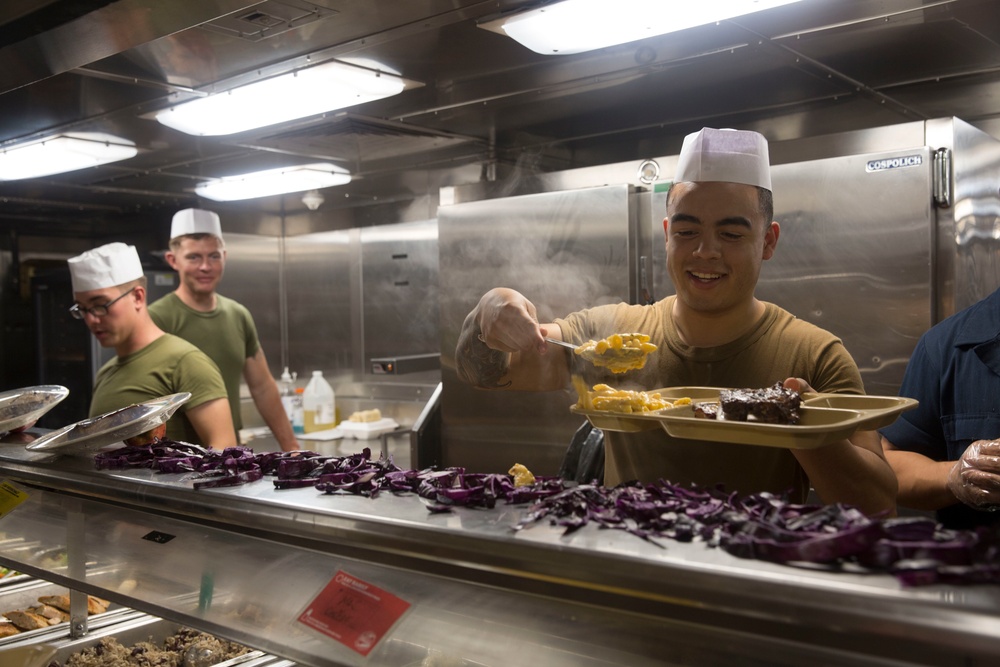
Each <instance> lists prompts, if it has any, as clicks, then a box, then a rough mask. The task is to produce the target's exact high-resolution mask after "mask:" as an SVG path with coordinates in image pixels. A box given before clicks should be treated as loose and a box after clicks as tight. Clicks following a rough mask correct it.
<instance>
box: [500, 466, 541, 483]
mask: <svg viewBox="0 0 1000 667" xmlns="http://www.w3.org/2000/svg"><path fill="white" fill-rule="evenodd" d="M507 474H508V475H510V476H511V477H513V478H514V486H515V487H517V486H531V485H532V484H534V483H535V476H534V475H532V474H531V471H530V470H528V469H527V468H526V467H524V466H523V465H521V464H520V463H515V464H514V465H513V466H511V468H510V470H508V471H507Z"/></svg>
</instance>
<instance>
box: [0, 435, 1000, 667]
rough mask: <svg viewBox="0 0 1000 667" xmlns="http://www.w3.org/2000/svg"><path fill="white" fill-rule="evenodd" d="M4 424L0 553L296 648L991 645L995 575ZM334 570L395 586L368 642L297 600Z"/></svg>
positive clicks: (853, 659)
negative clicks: (821, 552) (584, 520)
mask: <svg viewBox="0 0 1000 667" xmlns="http://www.w3.org/2000/svg"><path fill="white" fill-rule="evenodd" d="M11 437H13V436H11ZM22 437H26V436H22ZM9 440H10V437H9V438H8V442H4V441H0V478H3V479H6V480H9V481H13V482H15V485H16V486H17V487H18V488H21V489H23V490H24V491H26V493H27V495H28V498H27V500H25V501H24V502H23V503H21V504H20V505H19V506H17V507H16V508H15V509H14V510H13V511H11V512H10V513H9V514H8V515H7V516H5V517H4V518H3V519H0V530H2V532H3V533H4V534H5V536H6V540H4V541H3V542H2V543H0V563H2V564H4V565H8V566H10V567H16V568H17V569H19V570H21V571H24V572H27V573H29V574H34V575H36V576H40V577H43V578H45V579H47V580H50V581H54V582H57V583H62V584H64V585H67V586H71V587H73V588H75V589H77V590H81V591H85V592H88V593H94V594H101V595H103V596H104V597H107V598H109V599H111V600H113V601H117V602H119V603H121V604H123V605H126V606H129V607H132V608H135V609H140V610H143V611H146V612H148V613H151V614H155V615H157V616H159V617H162V618H165V619H169V620H173V621H176V622H179V623H185V624H188V625H192V626H195V627H198V628H201V629H204V630H206V631H208V632H213V633H215V634H218V635H220V636H224V637H227V638H229V639H232V640H234V641H239V642H242V643H245V644H247V645H250V646H253V647H255V648H257V649H260V650H262V651H265V652H267V653H269V654H274V655H278V656H282V657H284V658H287V659H289V660H293V661H295V662H298V663H300V664H303V665H313V666H315V667H325V666H328V665H406V664H421V661H420V660H419V657H420V656H423V657H424V663H423V664H465V665H512V664H513V665H520V664H529V663H530V664H537V665H546V666H559V665H663V664H667V665H734V664H739V665H741V666H742V665H801V664H806V663H809V664H824V665H963V666H965V667H969V666H970V665H986V664H993V663H994V662H995V659H996V657H997V656H1000V622H998V621H997V616H998V613H1000V587H994V586H976V587H971V586H970V587H962V588H956V587H944V586H933V587H923V588H913V589H905V588H903V587H901V585H900V584H899V583H898V582H897V581H896V580H895V579H894V578H892V577H890V576H888V575H871V574H857V573H844V572H829V571H823V570H821V569H805V568H792V567H786V566H780V565H775V564H771V563H765V562H757V561H748V560H741V559H738V558H735V557H732V556H730V555H728V554H726V553H724V552H722V551H720V550H718V549H712V548H710V547H708V546H706V545H704V544H701V543H694V544H684V543H678V542H670V541H664V542H661V543H660V544H659V545H657V544H653V543H651V542H647V541H644V540H642V539H640V538H638V537H635V536H633V535H629V534H627V533H624V532H622V531H613V530H598V529H596V528H594V527H586V528H584V529H582V530H579V531H577V532H575V533H573V534H571V535H568V536H567V535H563V534H562V531H561V529H557V528H555V527H552V526H549V525H535V526H533V527H531V528H528V529H525V530H522V531H520V532H515V531H514V530H513V526H514V525H515V524H516V523H517V521H518V519H519V518H520V517H521V515H522V513H523V512H524V510H525V507H523V506H509V505H504V504H500V505H498V506H497V507H496V508H495V509H493V510H473V509H465V508H458V509H456V510H455V511H454V512H452V513H447V514H432V513H430V512H429V511H428V510H427V508H426V507H425V505H424V504H423V503H422V501H420V500H419V499H418V498H416V497H412V496H410V497H396V496H392V495H389V494H383V495H380V496H379V497H377V498H375V499H368V498H363V497H354V496H333V495H326V494H323V493H321V492H319V491H317V490H315V489H313V488H307V489H291V490H276V489H275V488H274V485H273V483H272V481H271V480H270V479H268V478H265V479H263V480H261V481H258V482H253V483H250V484H246V485H243V486H239V487H231V488H220V489H209V490H197V491H195V490H194V489H193V488H192V482H191V481H190V480H189V479H186V478H185V476H184V475H177V474H173V475H162V474H158V473H154V472H151V471H148V470H138V471H124V472H114V471H98V470H96V469H95V468H94V464H93V460H92V456H91V455H90V454H85V455H72V454H42V453H36V452H30V451H27V450H25V449H24V447H23V442H9ZM15 440H16V437H15ZM54 549H56V550H58V549H63V550H65V552H66V556H67V558H66V561H65V565H62V564H53V561H52V559H51V554H52V552H53V550H54ZM39 554H47V559H48V560H46V561H45V562H44V563H43V562H42V561H41V560H40V557H39ZM338 572H343V573H347V574H348V575H350V576H351V577H353V578H355V579H357V580H360V581H363V582H366V583H367V584H369V585H371V586H373V587H376V588H377V589H379V590H381V591H385V592H388V593H389V594H391V595H392V596H395V597H397V598H399V599H401V600H403V601H405V603H408V604H409V607H408V609H407V611H406V612H405V613H404V614H403V615H402V616H401V617H400V618H399V620H398V621H397V622H396V623H395V624H394V625H393V626H392V627H391V629H390V630H389V631H388V632H387V633H386V634H385V636H384V637H382V638H381V639H380V640H379V641H378V642H377V643H376V644H375V646H374V648H372V649H371V652H370V653H368V655H367V657H365V656H364V655H363V654H362V653H360V652H359V651H358V650H357V649H356V648H352V647H350V646H347V645H345V644H344V643H341V642H340V641H336V640H334V639H331V638H330V637H329V636H326V635H323V634H319V633H317V632H315V631H313V630H311V629H307V628H306V627H305V626H304V625H303V624H302V623H301V622H299V621H298V620H297V619H298V618H299V616H300V613H301V612H302V611H303V609H305V608H306V607H307V605H309V603H310V602H311V601H312V600H313V598H314V597H315V596H316V595H317V593H318V592H319V591H321V590H322V589H324V587H326V586H327V584H328V583H330V582H331V581H332V580H333V578H334V576H335V575H336V574H337V573H338ZM402 647H405V648H406V650H405V651H403V650H401V648H402ZM414 655H417V656H418V659H417V660H414ZM403 656H405V658H404V657H403ZM428 660H430V662H428ZM433 660H440V662H433ZM449 660H450V661H451V662H448V661H449Z"/></svg>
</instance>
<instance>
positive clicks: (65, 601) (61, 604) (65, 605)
mask: <svg viewBox="0 0 1000 667" xmlns="http://www.w3.org/2000/svg"><path fill="white" fill-rule="evenodd" d="M38 601H39V602H40V603H42V604H47V605H49V606H51V607H55V608H56V609H58V610H60V611H64V612H66V613H69V596H68V595H43V596H41V597H40V598H38Z"/></svg>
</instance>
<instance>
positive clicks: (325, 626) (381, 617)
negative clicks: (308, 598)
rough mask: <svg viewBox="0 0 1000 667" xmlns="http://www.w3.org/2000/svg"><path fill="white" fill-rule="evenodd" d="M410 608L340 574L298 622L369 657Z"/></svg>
mask: <svg viewBox="0 0 1000 667" xmlns="http://www.w3.org/2000/svg"><path fill="white" fill-rule="evenodd" d="M409 607H410V603H409V602H406V601H405V600H401V599H400V598H398V597H396V596H395V595H393V594H392V593H387V592H386V591H384V590H382V589H381V588H378V587H376V586H372V585H371V584H369V583H368V582H366V581H362V580H361V579H356V578H355V577H352V576H351V575H349V574H347V573H346V572H344V571H343V570H340V571H338V572H337V574H335V575H334V577H333V579H331V580H330V583H328V584H327V585H326V588H324V589H323V590H322V591H320V593H319V595H317V596H316V597H315V598H313V601H312V602H310V603H309V604H308V605H307V606H306V608H305V609H304V610H303V611H302V613H301V614H299V618H298V621H299V623H303V624H305V625H307V626H308V627H310V628H312V629H313V630H316V631H317V632H321V633H323V634H324V635H326V636H328V637H331V638H333V639H336V640H337V641H338V642H340V643H341V644H343V645H344V646H347V647H348V648H350V649H353V650H355V651H357V652H358V653H360V654H361V655H364V656H367V655H368V653H369V652H371V650H372V649H373V648H375V644H377V643H378V642H379V640H380V639H382V637H384V636H385V634H386V633H387V632H388V631H389V628H391V627H392V626H393V624H394V623H395V622H396V621H398V620H399V617H400V616H402V615H403V613H404V612H406V610H407V609H409Z"/></svg>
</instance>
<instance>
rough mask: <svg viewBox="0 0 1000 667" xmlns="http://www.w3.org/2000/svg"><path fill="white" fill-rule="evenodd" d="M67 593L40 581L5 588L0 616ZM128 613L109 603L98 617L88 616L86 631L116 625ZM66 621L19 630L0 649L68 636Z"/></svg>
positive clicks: (0, 591) (1, 591) (1, 642)
mask: <svg viewBox="0 0 1000 667" xmlns="http://www.w3.org/2000/svg"><path fill="white" fill-rule="evenodd" d="M68 594H69V589H67V588H66V586H63V585H60V584H53V583H51V582H48V581H44V580H42V579H34V578H29V579H27V580H26V581H23V582H21V583H20V584H15V585H11V586H6V587H4V588H2V589H0V615H2V614H3V613H4V612H6V611H14V610H22V609H27V608H28V607H35V606H38V604H40V603H39V602H38V598H39V597H41V596H43V595H68ZM130 613H135V612H132V610H131V609H128V608H126V607H122V606H121V605H118V604H115V603H111V604H110V605H109V606H108V610H107V611H106V612H104V613H101V614H91V615H89V616H88V617H87V626H88V628H90V627H94V626H95V625H97V626H101V625H107V624H110V623H114V622H117V621H118V620H119V619H120V618H121V617H122V616H125V615H128V614H130ZM68 634H69V621H63V622H61V623H57V624H55V625H50V626H48V627H45V628H38V629H36V630H22V631H21V632H19V633H18V634H16V635H11V636H9V637H3V638H0V648H3V647H6V646H11V645H14V644H21V643H23V642H25V641H43V639H42V638H44V641H50V640H51V639H53V638H58V637H61V636H68Z"/></svg>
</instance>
